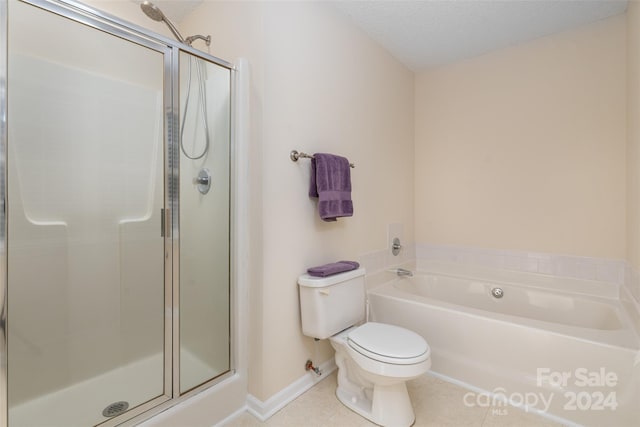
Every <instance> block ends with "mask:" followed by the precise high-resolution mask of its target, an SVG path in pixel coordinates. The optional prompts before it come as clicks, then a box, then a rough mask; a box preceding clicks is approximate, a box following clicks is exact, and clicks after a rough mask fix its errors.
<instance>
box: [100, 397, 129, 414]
mask: <svg viewBox="0 0 640 427" xmlns="http://www.w3.org/2000/svg"><path fill="white" fill-rule="evenodd" d="M127 409H129V402H125V401H123V400H121V401H120V402H114V403H112V404H111V405H109V406H107V407H106V408H104V410H103V411H102V415H103V416H105V417H107V418H110V417H115V416H116V415H120V414H122V413H123V412H124V411H126V410H127Z"/></svg>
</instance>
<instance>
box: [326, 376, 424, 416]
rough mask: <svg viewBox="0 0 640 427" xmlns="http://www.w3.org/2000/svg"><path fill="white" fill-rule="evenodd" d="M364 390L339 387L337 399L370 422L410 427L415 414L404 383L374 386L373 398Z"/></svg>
mask: <svg viewBox="0 0 640 427" xmlns="http://www.w3.org/2000/svg"><path fill="white" fill-rule="evenodd" d="M368 394H369V393H366V392H365V391H364V390H360V391H350V390H349V389H347V388H343V387H340V386H338V388H337V389H336V397H337V398H338V400H339V401H340V402H342V403H343V404H344V405H345V406H346V407H347V408H349V409H351V410H352V411H353V412H355V413H357V414H358V415H360V416H362V417H364V418H366V419H368V420H369V421H371V422H373V423H375V424H378V425H380V426H384V427H409V426H411V425H412V424H413V422H414V421H415V414H414V413H413V407H412V405H411V400H410V399H409V393H407V386H406V384H405V383H404V382H401V383H397V384H393V385H387V386H383V385H374V386H373V393H372V394H373V398H372V399H371V398H369V397H368V396H367V395H368Z"/></svg>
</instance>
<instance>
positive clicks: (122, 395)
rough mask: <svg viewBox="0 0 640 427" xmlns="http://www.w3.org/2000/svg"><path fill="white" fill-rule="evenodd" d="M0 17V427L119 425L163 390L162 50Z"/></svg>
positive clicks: (167, 392)
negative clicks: (0, 335) (3, 232)
mask: <svg viewBox="0 0 640 427" xmlns="http://www.w3.org/2000/svg"><path fill="white" fill-rule="evenodd" d="M8 9H9V17H10V19H9V24H8V36H9V37H8V40H9V43H8V78H7V81H8V85H7V87H8V140H7V166H6V167H7V181H8V184H7V188H8V194H7V206H8V211H7V224H8V225H7V232H8V236H9V237H8V243H7V250H8V262H7V269H8V301H9V316H10V318H9V321H8V376H9V385H8V404H9V409H8V412H9V416H8V418H9V424H10V425H11V426H20V427H25V426H91V425H96V424H99V423H102V422H105V421H109V420H114V421H113V422H116V421H117V418H115V417H117V416H118V415H120V414H122V413H124V412H126V411H127V410H131V409H133V408H137V410H138V411H141V410H142V409H143V408H145V407H149V406H152V405H157V404H159V403H161V402H163V401H165V400H168V399H169V398H170V397H171V386H170V384H171V383H170V381H171V375H170V370H169V371H167V369H168V368H167V366H169V365H166V364H165V352H166V350H167V348H171V342H170V331H171V329H170V328H171V322H170V321H166V322H165V307H166V304H167V303H169V304H170V302H167V301H166V300H165V295H166V294H167V289H169V291H168V296H169V297H170V290H171V284H170V282H169V283H168V285H167V286H165V277H169V278H170V277H171V257H172V255H171V245H170V244H168V239H169V237H168V236H167V233H165V229H168V228H169V227H168V226H166V227H164V225H165V221H164V219H165V217H166V216H168V215H166V214H165V212H166V210H165V205H166V204H167V201H166V199H165V193H166V191H165V185H166V184H165V180H164V176H165V169H167V160H166V159H167V157H168V156H166V154H165V153H166V151H167V149H166V146H165V144H164V139H165V138H164V133H165V129H164V126H165V125H164V123H165V121H164V115H165V105H164V102H165V101H164V99H166V98H167V97H166V96H165V95H166V93H165V78H166V76H165V69H167V68H168V65H170V62H168V61H169V59H170V55H169V54H168V53H167V52H168V47H167V46H166V45H162V44H154V43H153V42H151V41H149V40H147V39H144V38H135V37H133V36H128V35H127V34H126V33H120V34H118V36H116V35H114V34H115V33H117V28H116V29H110V31H109V32H108V31H101V30H102V29H103V28H96V27H95V23H94V22H88V23H86V24H85V23H81V22H78V21H76V20H70V19H68V18H65V17H63V16H60V15H57V14H54V13H51V12H48V11H44V10H42V9H39V8H37V7H34V6H32V5H29V4H26V3H23V2H20V1H17V0H11V1H9V5H8ZM105 25H107V24H105ZM169 307H170V305H169ZM167 334H168V335H167ZM167 336H168V337H169V338H168V339H167V338H166V337H167Z"/></svg>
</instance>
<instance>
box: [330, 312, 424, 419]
mask: <svg viewBox="0 0 640 427" xmlns="http://www.w3.org/2000/svg"><path fill="white" fill-rule="evenodd" d="M329 341H330V342H331V345H332V347H333V348H334V349H335V351H336V355H335V358H336V365H337V366H338V388H337V390H336V396H337V397H338V399H339V400H340V401H341V402H342V403H343V404H344V405H345V406H347V407H348V408H350V409H351V410H353V411H354V412H356V413H358V414H360V415H361V416H363V417H365V418H367V419H369V420H371V421H372V422H374V423H376V424H378V425H382V426H398V427H400V426H410V425H411V424H413V422H414V420H415V415H414V412H413V407H412V405H411V400H410V399H409V394H408V393H407V387H406V382H407V381H408V380H412V379H414V378H418V377H419V376H421V375H423V374H425V373H426V372H427V371H428V370H429V368H430V367H431V358H430V356H431V351H430V349H429V346H428V345H427V343H426V341H425V340H424V339H423V338H422V337H421V336H420V335H418V334H416V333H414V332H412V331H409V330H407V329H404V328H400V327H398V326H393V325H387V324H383V323H373V322H371V323H365V324H364V325H362V326H356V327H352V328H349V329H347V330H345V331H343V332H341V333H339V334H337V335H334V336H333V337H331V338H330V339H329Z"/></svg>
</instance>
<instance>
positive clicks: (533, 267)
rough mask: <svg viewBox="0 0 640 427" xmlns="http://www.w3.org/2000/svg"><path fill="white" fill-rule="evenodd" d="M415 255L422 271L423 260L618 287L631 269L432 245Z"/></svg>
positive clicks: (598, 261) (602, 261)
mask: <svg viewBox="0 0 640 427" xmlns="http://www.w3.org/2000/svg"><path fill="white" fill-rule="evenodd" d="M415 253H416V260H417V263H418V268H420V262H421V261H444V262H451V263H456V264H463V265H473V266H478V267H485V268H497V269H504V270H513V271H523V272H527V273H540V274H549V275H553V276H558V277H567V278H574V279H585V280H598V281H602V282H610V283H614V284H618V285H621V284H623V283H624V282H625V268H626V267H627V263H626V262H625V261H624V260H618V259H606V258H592V257H583V256H575V255H561V254H553V253H545V252H528V251H513V250H502V249H485V248H474V247H465V246H453V245H433V244H428V243H418V244H416V249H415Z"/></svg>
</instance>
